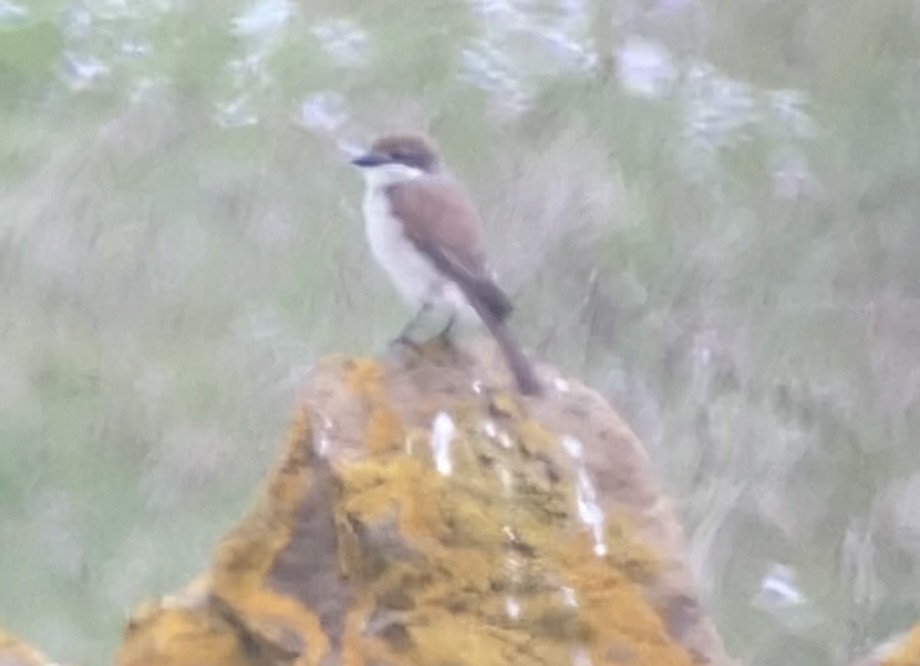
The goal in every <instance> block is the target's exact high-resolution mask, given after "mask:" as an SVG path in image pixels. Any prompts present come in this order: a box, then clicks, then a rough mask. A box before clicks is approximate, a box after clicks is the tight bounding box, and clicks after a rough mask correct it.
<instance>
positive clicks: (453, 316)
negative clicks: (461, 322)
mask: <svg viewBox="0 0 920 666" xmlns="http://www.w3.org/2000/svg"><path fill="white" fill-rule="evenodd" d="M456 322H457V313H456V312H451V313H450V319H448V320H447V326H445V327H444V330H443V331H441V332H440V333H438V335H437V336H436V337H439V338H441V339H442V340H443V341H444V345H445V346H447V347H453V346H454V341H453V340H452V339H451V337H450V331H451V329H453V327H454V324H455V323H456Z"/></svg>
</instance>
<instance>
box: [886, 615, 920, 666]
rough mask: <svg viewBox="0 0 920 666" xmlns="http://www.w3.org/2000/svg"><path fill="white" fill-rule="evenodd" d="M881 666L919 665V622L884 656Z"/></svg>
mask: <svg viewBox="0 0 920 666" xmlns="http://www.w3.org/2000/svg"><path fill="white" fill-rule="evenodd" d="M882 666H920V624H918V625H916V626H915V627H914V628H913V629H912V630H911V631H910V633H908V634H907V636H906V637H905V638H904V640H903V641H901V642H900V643H899V645H898V647H897V648H896V649H895V651H894V652H893V653H892V654H890V655H888V656H887V657H886V658H885V660H884V661H883V662H882Z"/></svg>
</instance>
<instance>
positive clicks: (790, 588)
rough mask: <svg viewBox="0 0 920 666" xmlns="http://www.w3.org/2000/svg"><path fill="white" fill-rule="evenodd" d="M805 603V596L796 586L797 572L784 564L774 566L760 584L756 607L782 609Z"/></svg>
mask: <svg viewBox="0 0 920 666" xmlns="http://www.w3.org/2000/svg"><path fill="white" fill-rule="evenodd" d="M803 603H805V595H803V594H802V592H801V590H799V588H798V586H796V584H795V571H793V569H792V568H791V567H788V566H786V565H784V564H774V565H773V566H772V567H771V568H770V572H769V573H768V574H767V575H766V576H764V577H763V580H761V582H760V590H759V591H758V593H757V596H756V598H755V605H757V606H759V607H761V608H765V609H773V610H775V609H780V608H788V607H790V606H799V605H801V604H803Z"/></svg>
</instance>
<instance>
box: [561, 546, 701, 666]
mask: <svg viewBox="0 0 920 666" xmlns="http://www.w3.org/2000/svg"><path fill="white" fill-rule="evenodd" d="M560 558H561V561H560V566H561V569H562V572H563V577H564V580H565V581H566V584H567V585H569V586H570V587H571V588H572V589H573V590H574V591H575V595H576V598H577V599H578V604H579V607H580V615H581V618H582V620H583V621H584V622H585V623H586V626H587V628H588V630H589V634H590V635H591V637H592V639H591V643H590V653H591V656H592V657H593V658H594V659H596V660H597V661H598V662H599V663H611V661H610V655H613V654H618V653H621V652H623V651H626V652H629V653H630V654H632V655H634V663H636V664H658V665H660V666H678V665H689V664H691V663H692V661H691V659H690V657H689V655H688V654H687V652H686V651H685V650H684V649H683V648H681V647H680V646H678V645H676V644H675V643H674V641H673V640H672V639H671V638H670V637H669V636H668V633H667V631H666V629H665V627H664V624H663V622H662V620H661V617H660V616H659V615H658V613H657V612H656V611H655V610H654V609H653V608H652V606H651V605H650V604H649V602H648V601H647V599H646V598H645V595H644V594H643V591H642V588H641V587H640V586H639V585H637V584H636V583H635V582H634V581H632V580H631V579H630V577H629V576H627V575H626V574H625V573H624V572H623V571H620V570H619V569H617V568H616V567H614V566H611V564H610V560H609V558H604V557H598V556H597V555H595V553H594V550H593V543H592V542H591V539H590V537H589V536H588V535H586V534H584V535H580V536H579V537H577V538H575V539H572V540H571V541H570V542H569V543H567V544H566V545H565V547H563V548H562V549H561V552H560ZM613 663H616V662H613Z"/></svg>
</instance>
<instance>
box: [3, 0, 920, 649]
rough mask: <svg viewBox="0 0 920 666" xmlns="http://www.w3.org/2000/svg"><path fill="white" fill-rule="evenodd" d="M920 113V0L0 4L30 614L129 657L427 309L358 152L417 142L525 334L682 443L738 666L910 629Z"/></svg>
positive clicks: (709, 569) (12, 334) (11, 567)
mask: <svg viewBox="0 0 920 666" xmlns="http://www.w3.org/2000/svg"><path fill="white" fill-rule="evenodd" d="M637 54H638V55H637ZM630 68H632V69H630ZM633 70H634V71H633ZM631 76H635V77H639V78H638V79H636V80H633V79H631V78H630V77H631ZM642 77H645V78H642ZM630 81H632V83H631V82H630ZM643 81H645V83H643ZM643 86H645V87H643ZM918 109H920V5H918V4H917V3H916V2H914V1H913V0H889V1H888V2H876V1H875V0H821V1H818V2H809V1H806V0H783V1H782V2H748V3H737V2H729V1H727V0H697V1H692V0H660V1H658V2H652V1H651V0H648V1H640V0H617V1H616V2H601V1H600V0H593V2H592V1H591V0H584V1H583V2H577V1H575V0H572V1H570V2H561V1H560V2H550V1H549V0H546V1H543V2H526V3H525V2H504V3H503V2H498V1H495V2H487V1H486V0H482V1H481V2H472V1H471V2H459V1H458V0H451V1H448V2H441V1H438V2H435V1H434V0H424V1H421V2H416V3H396V2H388V1H384V0H377V1H375V2H355V1H347V2H342V1H341V0H337V1H336V2H330V1H328V0H326V1H323V0H303V1H302V2H300V3H298V4H289V3H286V2H284V1H283V0H277V1H272V0H263V1H262V2H258V3H255V4H245V3H243V2H240V1H238V0H232V1H231V0H221V1H219V2H218V1H217V0H212V1H208V2H192V3H182V2H177V1H169V0H156V1H154V0H148V1H147V2H135V3H124V2H116V1H114V0H82V1H79V2H78V1H77V0H74V1H72V2H66V1H65V0H36V1H30V2H28V3H23V2H19V3H16V2H10V1H9V0H0V117H2V125H0V176H2V178H0V210H2V211H3V215H2V218H0V303H2V307H0V515H2V521H0V542H2V543H3V548H0V624H3V625H5V626H8V627H9V628H10V629H12V630H14V631H16V632H17V633H19V634H21V635H22V636H24V637H26V638H28V639H29V640H32V641H34V642H36V643H37V644H40V645H41V646H42V647H43V648H44V649H45V650H46V651H47V652H49V653H50V654H53V655H55V656H56V657H57V658H59V659H60V660H61V661H65V662H70V661H73V662H76V663H86V664H89V663H102V662H104V661H105V660H107V659H109V658H110V656H111V654H112V651H113V650H114V648H115V646H116V645H117V641H118V636H119V632H120V630H121V627H122V624H123V621H124V618H125V615H126V613H127V612H128V611H129V610H130V609H131V608H132V607H133V606H134V605H135V604H136V603H137V602H138V601H140V600H141V599H144V598H147V597H150V596H153V595H157V594H159V593H162V592H164V591H166V590H170V589H173V588H175V587H177V586H179V585H181V584H182V583H183V582H184V581H186V580H187V579H188V578H189V577H190V576H191V575H192V574H193V573H194V572H196V571H198V570H199V569H200V568H201V567H202V566H203V565H204V563H205V561H206V558H207V556H208V553H209V549H210V548H211V546H212V545H213V543H214V542H215V540H216V539H217V538H218V537H219V536H220V535H221V534H222V533H223V532H224V531H225V530H226V529H227V528H228V527H229V526H230V525H232V523H233V522H234V520H235V519H236V517H237V516H238V515H239V513H240V511H241V510H242V509H243V507H244V506H245V505H246V503H247V502H248V500H249V498H250V497H251V493H252V490H253V488H254V485H255V484H256V483H257V481H258V479H259V477H260V475H261V473H262V472H263V471H264V469H265V468H266V467H267V465H269V464H270V462H271V460H272V458H273V456H274V452H275V450H276V447H277V445H278V442H279V441H280V439H281V436H282V433H283V432H284V429H285V427H286V420H287V418H288V416H289V414H290V412H291V409H292V406H293V404H294V402H295V399H296V391H297V386H298V383H299V382H300V381H301V380H302V379H303V377H304V375H305V373H306V372H307V371H308V369H309V366H310V364H311V363H312V362H313V360H314V359H316V358H317V356H319V355H321V354H323V353H327V352H332V351H345V352H367V351H371V350H374V349H377V348H379V347H380V345H381V344H383V343H384V342H385V341H386V340H387V339H388V337H389V336H390V335H391V334H392V333H393V331H395V330H397V328H398V326H399V325H400V323H401V322H402V321H403V320H404V319H405V317H406V316H407V313H406V312H405V311H404V309H403V307H402V305H401V304H400V303H399V302H398V300H397V297H396V296H395V294H394V293H393V292H392V291H391V290H390V289H389V288H388V287H387V285H386V284H384V281H383V280H381V277H380V274H379V273H378V272H377V270H376V269H375V268H374V267H373V265H372V264H371V262H370V261H369V257H368V254H367V251H366V250H365V248H364V246H363V236H362V229H361V221H360V216H359V193H360V183H359V182H358V181H357V178H356V177H355V175H354V174H353V173H351V172H350V171H349V169H348V167H347V165H346V161H345V159H344V154H343V152H342V150H341V147H342V146H348V145H352V144H354V145H357V144H360V143H361V142H363V141H365V140H367V139H368V138H369V137H370V136H371V135H372V134H374V133H375V132H377V131H380V130H383V129H387V128H390V127H393V126H414V127H425V128H427V129H428V130H429V131H431V132H432V133H433V134H434V135H435V136H436V137H437V138H438V139H439V140H440V141H441V143H442V144H443V146H444V149H445V152H446V153H447V155H448V158H449V160H450V161H451V163H452V165H453V167H454V168H455V169H456V170H457V171H458V172H460V173H461V174H462V175H463V176H464V177H465V178H466V179H467V180H468V181H469V183H470V186H471V188H472V190H473V191H474V192H475V193H476V197H477V200H478V201H479V202H480V205H481V208H482V211H483V214H484V217H485V219H486V220H487V223H488V225H489V235H490V245H491V246H492V247H493V254H494V258H495V263H496V264H498V267H499V269H500V270H501V272H502V274H503V278H504V281H505V283H506V284H507V285H508V286H509V287H510V289H511V290H512V291H513V292H514V293H515V294H516V295H517V299H518V302H519V304H520V305H519V311H518V313H517V314H516V319H515V325H516V327H517V328H518V329H519V330H520V331H521V334H522V337H524V338H525V339H526V340H527V342H528V343H529V344H531V345H532V346H534V347H535V348H537V349H539V351H540V354H541V355H542V356H543V357H544V358H545V359H547V360H549V361H551V362H553V363H555V364H557V365H559V366H560V367H562V368H564V369H565V370H566V371H568V372H571V373H573V374H575V375H578V376H580V377H582V378H583V379H584V380H585V381H586V382H587V383H589V384H591V385H593V386H595V387H597V388H599V389H600V390H602V391H603V392H604V393H605V394H606V395H607V396H608V397H609V398H610V399H611V401H612V402H613V403H614V404H615V405H617V406H618V407H619V409H620V410H621V411H622V412H623V413H624V414H625V415H626V417H627V418H628V420H629V421H630V422H631V423H632V424H633V425H634V426H635V428H636V429H637V431H638V432H639V433H640V435H641V436H642V437H643V440H644V441H645V443H646V445H647V446H648V447H649V449H650V451H651V453H652V455H653V458H654V460H655V463H656V465H657V466H658V468H659V470H660V472H661V473H662V474H663V476H664V477H665V479H666V482H667V487H668V489H669V491H670V492H671V493H672V494H673V495H674V496H675V497H676V498H677V500H678V503H679V506H680V508H681V512H682V515H683V517H684V520H685V526H686V529H687V534H688V537H689V541H690V544H691V553H692V557H693V562H694V564H695V566H696V568H697V571H698V574H699V576H700V581H701V586H702V588H703V590H704V592H705V595H706V599H707V603H708V605H709V608H710V609H711V611H712V613H713V616H714V618H715V620H716V623H717V625H718V626H719V629H720V631H721V632H722V633H723V635H724V637H725V638H726V640H727V642H728V643H729V646H730V648H731V650H732V652H733V653H735V654H736V655H737V656H738V657H740V658H741V659H742V660H743V661H744V663H747V664H756V665H772V664H786V665H791V666H794V665H798V664H802V665H803V666H804V665H806V664H807V665H808V666H815V665H818V666H820V665H822V664H838V663H843V662H844V661H846V659H847V656H848V655H852V654H854V653H856V652H859V651H860V650H862V649H864V648H865V647H866V646H868V645H871V644H872V643H873V642H876V641H878V640H880V639H883V638H884V637H886V636H887V635H888V634H889V633H891V632H894V631H898V630H902V629H904V628H905V627H906V626H908V624H909V623H911V622H912V621H915V619H916V617H917V615H918V614H920V594H918V592H917V591H918V590H920V564H918V563H920V520H918V518H917V510H916V509H917V507H920V443H918V441H917V438H918V433H920V218H918V215H920V121H918V118H920V116H918V113H917V110H918Z"/></svg>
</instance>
